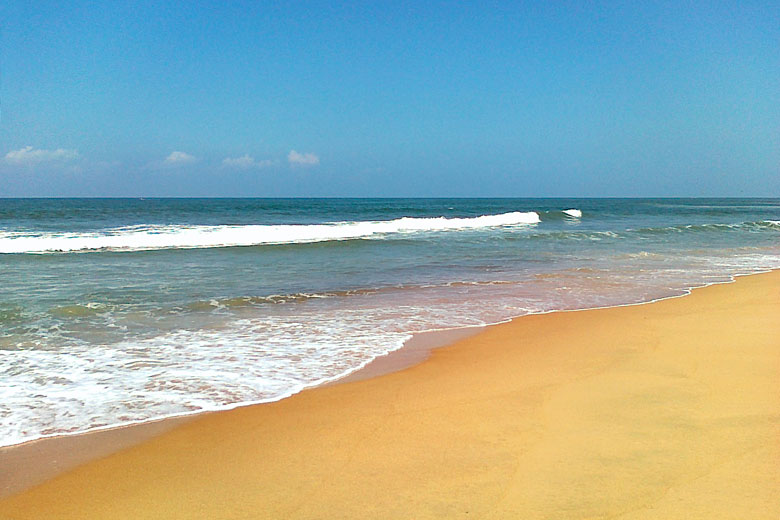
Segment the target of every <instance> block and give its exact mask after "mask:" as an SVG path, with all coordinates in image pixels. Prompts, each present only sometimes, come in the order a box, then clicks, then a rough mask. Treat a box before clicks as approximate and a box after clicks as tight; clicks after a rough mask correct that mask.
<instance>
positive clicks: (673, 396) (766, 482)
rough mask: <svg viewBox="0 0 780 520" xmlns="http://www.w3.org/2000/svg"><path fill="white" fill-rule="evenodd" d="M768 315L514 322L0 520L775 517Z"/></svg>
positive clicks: (779, 341)
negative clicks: (421, 360) (402, 368)
mask: <svg viewBox="0 0 780 520" xmlns="http://www.w3.org/2000/svg"><path fill="white" fill-rule="evenodd" d="M779 315H780V272H772V273H767V274H759V275H753V276H747V277H741V278H738V279H737V281H736V282H735V283H731V284H723V285H715V286H710V287H706V288H702V289H696V290H694V291H693V293H692V294H691V295H689V296H685V297H681V298H673V299H668V300H663V301H660V302H655V303H651V304H647V305H637V306H628V307H617V308H609V309H597V310H589V311H577V312H558V313H552V314H544V315H532V316H526V317H522V318H519V319H516V320H514V321H512V322H511V323H507V324H502V325H497V326H493V327H489V328H487V329H486V330H485V331H483V332H481V333H479V334H477V335H474V336H471V337H468V338H465V339H461V340H459V341H457V342H456V343H454V344H453V345H451V346H447V347H444V348H440V349H436V350H434V351H433V352H432V353H431V355H430V357H429V358H428V359H426V360H424V361H423V362H421V363H419V364H416V365H414V366H411V367H409V368H406V369H404V370H401V371H398V372H394V373H390V374H385V375H380V376H377V377H372V378H368V379H361V380H354V381H351V382H347V383H344V384H338V385H332V386H327V387H322V388H317V389H313V390H309V391H304V392H302V393H300V394H298V395H295V396H293V397H291V398H289V399H285V400H282V401H279V402H276V403H272V404H265V405H257V406H250V407H245V408H239V409H236V410H232V411H228V412H220V413H211V414H206V415H203V416H200V417H198V418H196V419H194V420H191V421H187V422H184V423H182V424H179V425H177V426H176V427H175V428H173V429H171V430H169V431H163V432H162V433H157V434H156V435H154V436H153V437H152V438H150V439H147V440H144V441H142V442H141V443H140V444H136V445H134V446H131V447H127V448H125V449H123V450H121V451H118V452H116V453H113V454H110V455H108V456H104V457H102V458H99V459H96V460H93V461H91V462H88V463H86V464H83V465H81V466H79V467H77V468H75V469H72V470H70V471H67V472H65V473H63V474H61V475H59V476H57V477H56V478H53V479H51V480H48V481H47V482H45V483H43V484H41V485H38V486H35V487H32V488H30V489H27V490H23V491H21V492H19V493H16V494H14V495H12V496H10V497H6V498H4V499H2V500H0V518H2V519H9V520H10V519H14V520H21V519H43V518H51V519H93V518H106V519H109V518H111V519H122V518H127V519H143V518H171V519H172V518H219V519H249V518H273V519H276V518H307V519H314V518H417V519H420V518H524V519H535V518H540V519H541V518H555V519H565V518H572V519H574V518H621V519H650V518H663V519H670V518H681V519H682V518H685V519H696V518H701V519H705V518H706V519H716V518H724V519H725V518H735V519H736V518H740V519H747V518H750V519H763V518H766V519H776V518H778V517H780V500H778V497H779V496H780V470H778V468H780V443H778V440H780V320H779V319H778V316H779ZM43 442H47V441H43ZM2 460H5V461H8V460H10V459H8V458H6V459H2ZM46 460H47V459H45V457H43V456H41V457H40V458H39V460H35V459H34V458H32V459H29V458H28V459H27V460H25V462H24V463H25V464H32V465H35V464H45V463H46V462H45V461H46Z"/></svg>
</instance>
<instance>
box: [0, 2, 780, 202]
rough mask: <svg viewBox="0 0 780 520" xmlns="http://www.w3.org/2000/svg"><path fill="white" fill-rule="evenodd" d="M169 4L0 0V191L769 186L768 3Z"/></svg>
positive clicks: (675, 190) (522, 191)
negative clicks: (0, 3) (3, 0)
mask: <svg viewBox="0 0 780 520" xmlns="http://www.w3.org/2000/svg"><path fill="white" fill-rule="evenodd" d="M61 4H67V5H61ZM180 4H185V3H184V2H169V3H166V2H143V1H132V2H129V1H128V2H120V1H117V2H78V1H72V2H29V1H25V2H20V1H15V0H6V1H5V2H4V3H3V5H2V6H0V15H2V27H1V28H0V30H1V31H2V33H1V34H0V60H1V61H0V68H1V70H0V72H1V73H2V77H1V78H0V103H2V120H1V121H0V196H531V197H532V196H780V4H778V3H777V2H764V3H759V2H733V3H725V2H691V3H681V2H668V3H650V2H624V3H617V2H610V3H597V2H570V3H569V2H538V3H531V2H492V3H491V2H474V3H450V2H448V3H437V2H408V3H405V2H386V3H373V2H372V3H357V4H352V5H344V3H342V2H331V3H320V2H300V3H298V2H284V3H279V4H276V3H265V2H217V1H215V2H189V3H187V5H180ZM679 4H685V5H679Z"/></svg>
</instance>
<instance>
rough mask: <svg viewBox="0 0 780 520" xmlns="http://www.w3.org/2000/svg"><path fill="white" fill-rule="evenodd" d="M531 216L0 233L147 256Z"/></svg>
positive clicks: (15, 249)
mask: <svg viewBox="0 0 780 520" xmlns="http://www.w3.org/2000/svg"><path fill="white" fill-rule="evenodd" d="M539 221H540V219H539V214H538V213H536V212H534V211H529V212H519V211H515V212H510V213H500V214H496V215H482V216H479V217H467V218H446V217H432V218H414V217H402V218H398V219H395V220H384V221H383V220H379V221H355V222H333V223H325V224H280V225H231V226H182V225H168V226H130V227H124V228H115V229H107V230H102V231H96V232H84V233H51V232H49V233H36V234H31V233H22V232H13V231H0V253H56V252H63V253H66V252H77V251H101V250H102V251H148V250H154V249H197V248H216V247H235V246H256V245H266V244H268V245H270V244H301V243H311V242H327V241H334V240H354V239H372V238H373V239H376V238H384V237H387V236H392V235H396V234H408V233H415V232H424V231H458V230H467V229H479V228H489V227H506V226H518V225H529V224H536V223H538V222H539Z"/></svg>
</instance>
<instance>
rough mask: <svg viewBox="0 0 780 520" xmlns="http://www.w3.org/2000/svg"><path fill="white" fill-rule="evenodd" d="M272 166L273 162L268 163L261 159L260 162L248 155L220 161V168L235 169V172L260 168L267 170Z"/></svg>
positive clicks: (266, 160)
mask: <svg viewBox="0 0 780 520" xmlns="http://www.w3.org/2000/svg"><path fill="white" fill-rule="evenodd" d="M272 164H273V161H270V160H268V159H263V160H260V161H257V160H255V158H254V157H252V156H251V155H249V154H246V155H243V156H241V157H225V158H224V159H222V166H223V167H225V168H235V169H237V170H249V169H255V168H256V169H260V168H267V167H269V166H271V165H272Z"/></svg>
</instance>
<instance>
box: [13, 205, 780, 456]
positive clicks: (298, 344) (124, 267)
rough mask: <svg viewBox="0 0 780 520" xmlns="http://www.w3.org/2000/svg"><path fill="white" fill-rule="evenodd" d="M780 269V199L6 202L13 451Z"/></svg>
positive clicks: (255, 398)
mask: <svg viewBox="0 0 780 520" xmlns="http://www.w3.org/2000/svg"><path fill="white" fill-rule="evenodd" d="M773 268H780V199H148V200H144V199H23V200H22V199H0V374H2V375H1V376H0V445H10V444H15V443H19V442H24V441H26V440H30V439H35V438H38V437H42V436H48V435H61V434H66V433H76V432H83V431H88V430H91V429H96V428H103V427H108V426H114V425H120V424H127V423H132V422H139V421H147V420H152V419H157V418H161V417H167V416H172V415H180V414H185V413H194V412H198V411H205V410H216V409H224V408H230V407H234V406H237V405H241V404H247V403H255V402H267V401H274V400H278V399H282V398H284V397H286V396H289V395H291V394H294V393H296V392H299V391H300V390H302V389H304V388H306V387H310V386H314V385H317V384H320V383H322V382H326V381H331V380H335V379H338V378H340V377H343V376H344V375H346V374H348V373H350V372H353V371H355V370H356V369H359V368H360V367H362V366H364V365H365V364H367V363H368V362H370V361H371V360H373V359H375V358H376V357H378V356H381V355H383V354H386V353H388V352H390V351H393V350H395V349H398V348H400V347H401V346H402V345H403V343H404V341H406V340H407V339H408V338H410V337H411V335H412V334H414V333H416V332H422V331H427V330H437V329H446V328H453V327H462V326H480V325H485V324H490V323H496V322H500V321H503V320H506V319H508V318H511V317H515V316H521V315H525V314H529V313H538V312H548V311H554V310H564V309H581V308H591V307H603V306H611V305H621V304H631V303H640V302H645V301H651V300H654V299H658V298H664V297H670V296H675V295H680V294H684V293H685V292H686V291H687V290H689V289H690V288H692V287H696V286H701V285H706V284H710V283H717V282H723V281H727V280H729V279H730V278H731V277H733V276H734V275H739V274H748V273H753V272H758V271H762V270H767V269H773Z"/></svg>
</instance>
